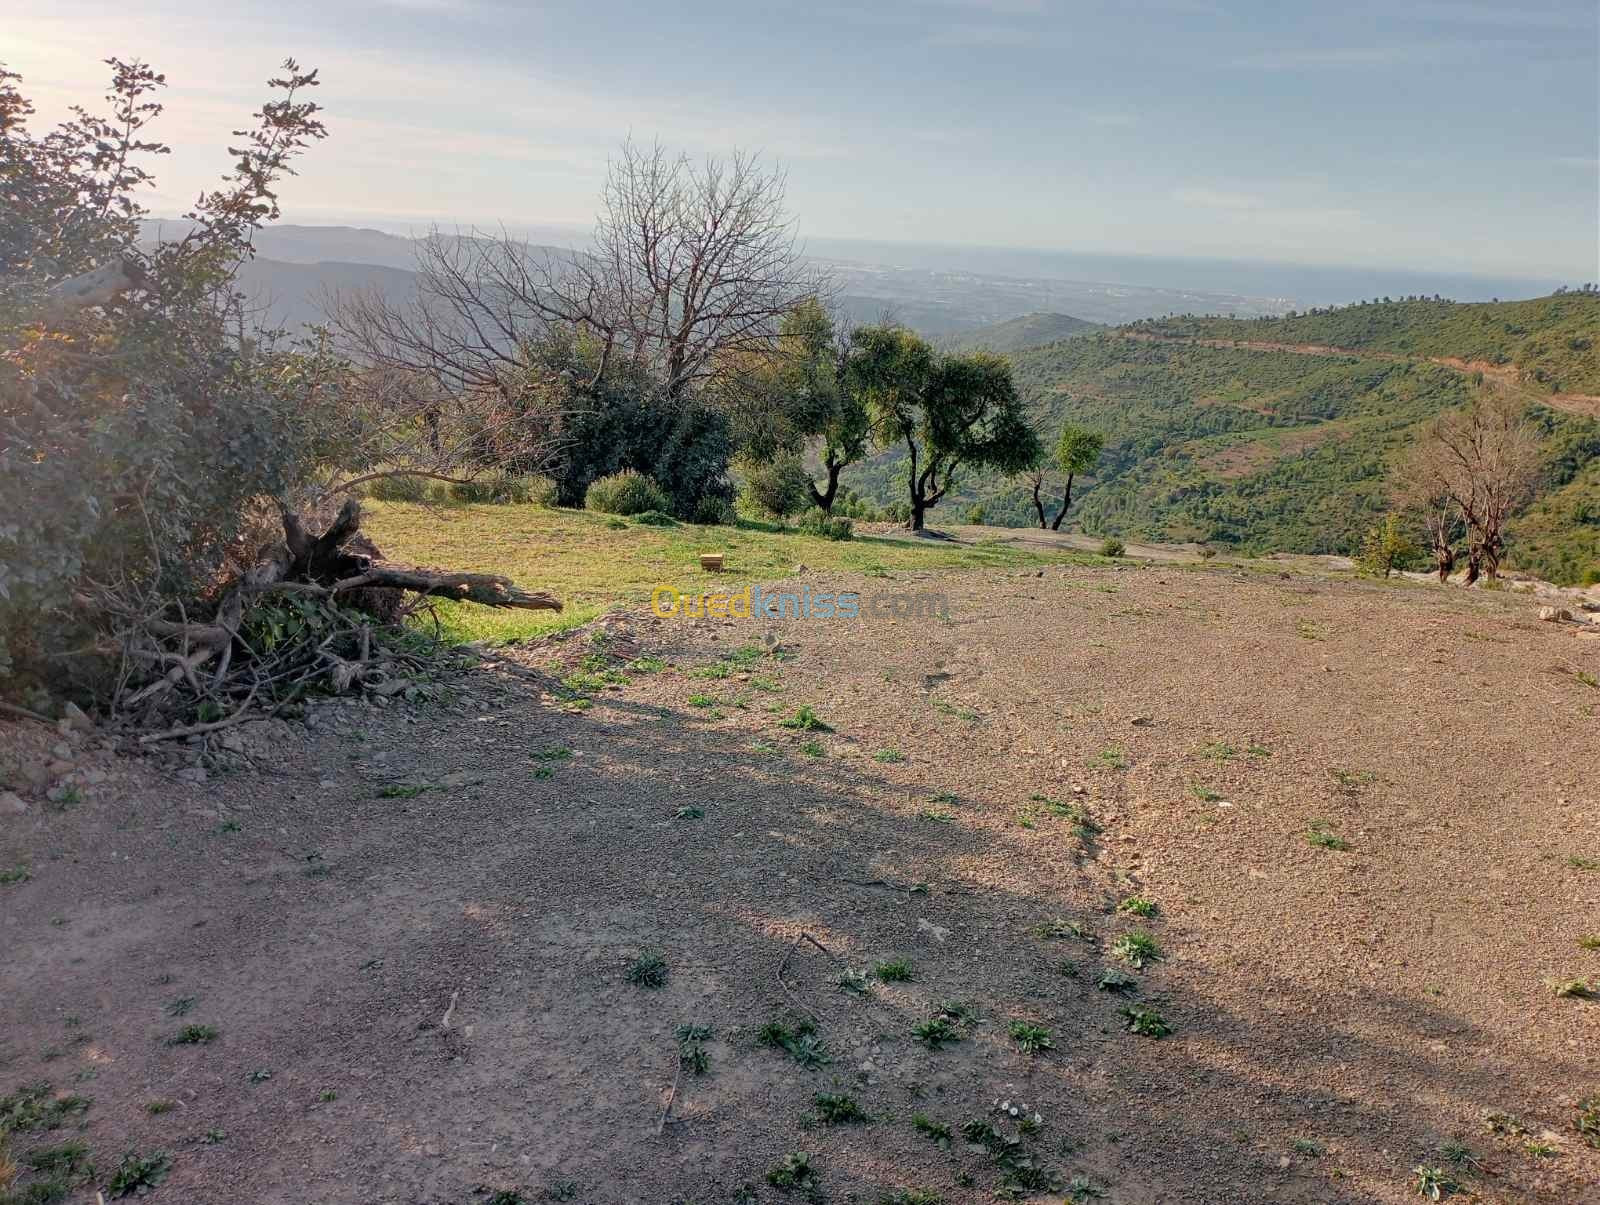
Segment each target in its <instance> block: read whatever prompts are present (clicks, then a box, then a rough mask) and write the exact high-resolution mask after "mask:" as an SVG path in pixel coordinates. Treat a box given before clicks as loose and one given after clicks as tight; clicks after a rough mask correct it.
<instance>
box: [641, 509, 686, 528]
mask: <svg viewBox="0 0 1600 1205" xmlns="http://www.w3.org/2000/svg"><path fill="white" fill-rule="evenodd" d="M633 521H634V522H635V523H642V524H644V525H645V526H646V527H676V526H677V525H678V521H677V520H676V519H674V518H673V517H672V516H671V515H669V514H665V513H663V512H661V511H659V510H646V511H641V512H639V513H638V514H637V515H635V516H634V517H633Z"/></svg>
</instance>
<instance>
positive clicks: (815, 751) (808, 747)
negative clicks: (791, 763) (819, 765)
mask: <svg viewBox="0 0 1600 1205" xmlns="http://www.w3.org/2000/svg"><path fill="white" fill-rule="evenodd" d="M800 752H801V753H803V754H804V755H805V756H807V757H825V756H826V755H827V752H828V751H827V750H826V749H824V748H823V747H822V742H821V741H807V742H806V743H805V744H803V745H801V746H800Z"/></svg>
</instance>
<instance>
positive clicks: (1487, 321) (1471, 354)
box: [1136, 291, 1600, 394]
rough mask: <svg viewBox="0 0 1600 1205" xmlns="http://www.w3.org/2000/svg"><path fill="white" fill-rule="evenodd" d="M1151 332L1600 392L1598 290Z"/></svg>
mask: <svg viewBox="0 0 1600 1205" xmlns="http://www.w3.org/2000/svg"><path fill="white" fill-rule="evenodd" d="M1136 329H1138V330H1142V331H1147V332H1150V333H1152V334H1163V335H1178V336H1186V337H1197V338H1205V339H1243V340H1251V341H1263V342H1272V343H1311V344H1320V345H1323V346H1328V347H1348V348H1359V349H1362V350H1369V351H1382V352H1393V353H1397V354H1400V355H1413V356H1448V357H1454V358H1457V359H1462V360H1476V361H1482V362H1485V363H1488V364H1494V365H1512V366H1515V368H1516V369H1517V373H1518V376H1519V378H1520V379H1521V380H1522V382H1523V383H1524V384H1526V385H1528V386H1529V387H1530V388H1534V389H1537V390H1540V391H1542V392H1546V393H1588V394H1600V293H1595V292H1584V291H1578V292H1568V293H1557V294H1555V295H1553V296H1550V297H1536V298H1534V299H1532V300H1530V301H1494V302H1483V303H1475V304H1466V303H1461V302H1454V301H1443V300H1438V299H1432V300H1430V299H1422V298H1419V299H1414V300H1407V301H1382V302H1364V303H1362V304H1360V305H1351V306H1344V307H1341V308H1339V309H1330V310H1314V311H1312V312H1310V313H1307V314H1296V315H1292V316H1290V317H1285V318H1196V317H1183V318H1162V319H1153V320H1151V321H1148V322H1142V323H1137V324H1136Z"/></svg>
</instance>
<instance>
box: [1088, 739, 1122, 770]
mask: <svg viewBox="0 0 1600 1205" xmlns="http://www.w3.org/2000/svg"><path fill="white" fill-rule="evenodd" d="M1094 764H1095V766H1096V767H1097V768H1099V769H1101V770H1126V769H1127V768H1128V758H1127V755H1126V754H1125V753H1123V751H1122V748H1121V746H1118V745H1111V746H1108V747H1107V748H1104V749H1102V750H1100V752H1099V753H1097V754H1095V757H1094Z"/></svg>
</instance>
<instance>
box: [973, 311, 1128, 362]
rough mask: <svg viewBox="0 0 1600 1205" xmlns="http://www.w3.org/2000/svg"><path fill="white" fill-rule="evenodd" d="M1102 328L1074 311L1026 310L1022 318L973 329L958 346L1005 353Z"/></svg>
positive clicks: (1040, 345)
mask: <svg viewBox="0 0 1600 1205" xmlns="http://www.w3.org/2000/svg"><path fill="white" fill-rule="evenodd" d="M1100 329H1101V327H1100V324H1099V323H1097V322H1086V321H1084V320H1083V319H1082V318H1074V317H1073V316H1072V315H1071V314H1050V313H1039V314H1023V315H1022V316H1021V317H1019V318H1008V319H1006V320H1005V321H1004V322H996V323H994V324H993V325H991V326H985V327H981V328H980V329H978V330H975V331H969V332H968V333H966V334H964V335H962V336H960V338H959V339H958V340H957V346H958V347H959V348H960V349H961V350H962V351H993V352H999V353H1001V354H1002V355H1004V354H1006V353H1008V352H1014V351H1023V350H1026V349H1027V348H1030V347H1043V346H1045V345H1046V344H1047V343H1056V342H1059V341H1060V340H1062V339H1070V338H1072V337H1073V336H1074V335H1083V334H1087V333H1088V332H1090V331H1095V330H1100Z"/></svg>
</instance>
